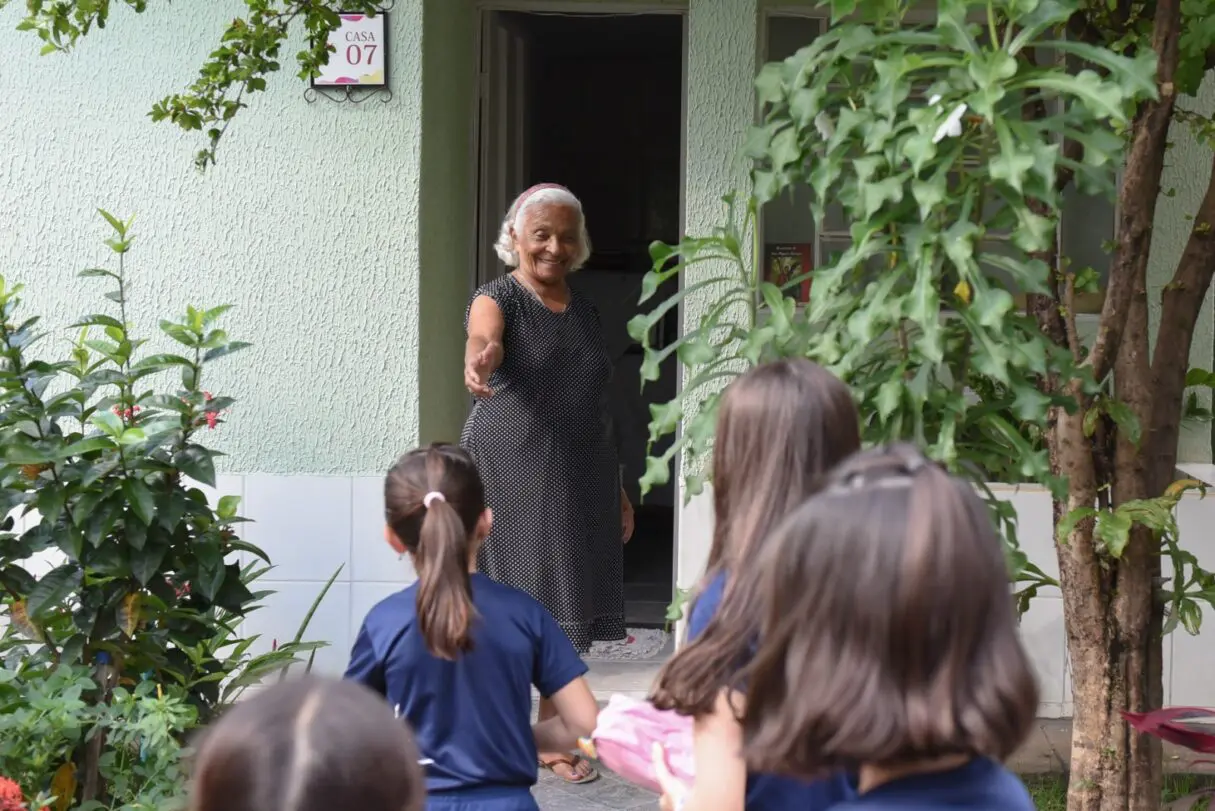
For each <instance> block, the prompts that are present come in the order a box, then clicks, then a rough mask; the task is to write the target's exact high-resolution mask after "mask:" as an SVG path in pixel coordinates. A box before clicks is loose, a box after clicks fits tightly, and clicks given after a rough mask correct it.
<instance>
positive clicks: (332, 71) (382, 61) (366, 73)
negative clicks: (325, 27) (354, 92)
mask: <svg viewBox="0 0 1215 811" xmlns="http://www.w3.org/2000/svg"><path fill="white" fill-rule="evenodd" d="M339 16H340V17H341V19H342V23H341V25H339V26H338V27H337V28H336V29H334V31H333V33H331V34H330V35H329V49H330V50H329V64H327V65H324V66H323V67H322V68H321V73H320V75H319V76H316V77H315V78H313V80H312V86H313V87H385V86H387V84H388V36H387V31H388V23H387V19H388V12H386V11H381V12H380V13H379V14H376V15H375V16H374V17H371V16H368V15H367V14H346V13H342V14H340V15H339Z"/></svg>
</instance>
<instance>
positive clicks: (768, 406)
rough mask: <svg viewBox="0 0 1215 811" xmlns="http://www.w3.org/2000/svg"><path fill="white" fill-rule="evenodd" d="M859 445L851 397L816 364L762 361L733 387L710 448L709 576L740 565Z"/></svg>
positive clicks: (724, 397)
mask: <svg viewBox="0 0 1215 811" xmlns="http://www.w3.org/2000/svg"><path fill="white" fill-rule="evenodd" d="M860 446H861V437H860V426H859V420H858V417H857V411H856V404H855V403H854V402H853V399H852V393H851V392H850V391H849V389H848V387H847V386H846V385H844V384H843V382H841V381H840V380H839V378H837V377H835V376H834V375H833V374H831V373H830V372H828V371H827V370H826V369H824V368H823V367H821V366H819V365H818V364H816V363H811V362H810V361H808V360H806V359H804V358H794V359H788V360H779V361H775V362H773V363H765V364H763V365H762V366H757V367H756V368H754V369H751V370H750V371H748V372H747V373H746V374H744V375H742V376H741V377H739V378H738V379H737V380H735V381H734V382H733V383H731V384H730V386H729V387H728V388H727V389H726V391H725V393H724V394H723V395H722V400H721V406H720V409H719V411H718V415H717V434H716V437H715V439H714V445H713V511H714V518H715V522H714V528H713V545H712V547H711V549H710V550H709V563H708V570H709V572H710V574H713V573H715V572H717V571H718V570H719V569H722V568H724V569H727V570H729V569H731V568H733V566H734V565H735V563H737V562H739V561H742V560H745V559H746V558H747V556H748V555H749V554H750V553H751V552H752V551H754V550H753V546H754V544H755V543H756V542H757V541H758V540H759V539H761V538H763V537H764V536H765V535H767V533H768V532H769V531H770V530H771V528H772V527H773V526H775V524H776V523H777V522H778V521H780V519H781V518H783V517H784V516H785V514H786V513H788V511H789V510H790V509H792V508H793V506H794V505H796V504H799V503H801V501H802V499H803V498H805V497H806V494H807V493H808V492H809V490H810V486H811V484H812V483H813V482H814V480H815V479H816V478H817V477H818V476H820V475H822V474H823V473H824V472H826V471H827V470H830V469H831V467H833V466H834V465H835V464H836V463H837V462H839V461H840V460H841V459H844V458H845V457H846V456H848V455H849V454H851V453H853V452H854V451H856V450H857V449H858V448H860Z"/></svg>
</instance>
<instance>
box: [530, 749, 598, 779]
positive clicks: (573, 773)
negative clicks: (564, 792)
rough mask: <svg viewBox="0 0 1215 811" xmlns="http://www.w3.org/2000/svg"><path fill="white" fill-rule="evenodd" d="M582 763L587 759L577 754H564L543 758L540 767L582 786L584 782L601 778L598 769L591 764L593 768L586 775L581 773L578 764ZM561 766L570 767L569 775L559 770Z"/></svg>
mask: <svg viewBox="0 0 1215 811" xmlns="http://www.w3.org/2000/svg"><path fill="white" fill-rule="evenodd" d="M581 763H586V761H585V760H583V759H582V758H580V757H578V756H577V755H574V756H572V757H571V756H565V755H563V756H561V757H555V758H551V759H549V760H544V759H543V758H541V759H540V768H541V769H545V770H547V771H550V772H552V773H553V774H555V775H557V776H558V777H560V778H561V779H562V780H564V781H565V782H567V783H569V784H571V785H575V786H580V785H582V784H583V783H594V782H595V781H596V780H598V779H599V772H598V771H596V769H595V767H594V766H591V770H590V771H589V772H588V773H587V774H586V775H585V776H582V775H579V773H578V765H579V764H581ZM559 766H565V767H567V768H568V769H569V772H568V776H567V775H565V774H561V773H560V772H558V771H557V768H558V767H559Z"/></svg>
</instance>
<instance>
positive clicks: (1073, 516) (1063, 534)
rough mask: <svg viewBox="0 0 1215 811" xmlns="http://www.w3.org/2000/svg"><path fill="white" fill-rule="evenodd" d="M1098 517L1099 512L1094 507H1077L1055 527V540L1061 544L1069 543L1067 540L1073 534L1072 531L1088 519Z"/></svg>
mask: <svg viewBox="0 0 1215 811" xmlns="http://www.w3.org/2000/svg"><path fill="white" fill-rule="evenodd" d="M1096 515H1097V511H1096V510H1094V509H1093V508H1092V507H1077V508H1076V509H1074V510H1072V511H1071V512H1069V513H1067V514H1066V515H1064V516H1063V518H1062V519H1060V521H1059V525H1058V526H1057V527H1055V540H1056V541H1058V542H1059V543H1062V544H1065V543H1067V538H1068V536H1069V535H1071V534H1072V530H1074V529H1075V528H1076V525H1077V524H1079V523H1080V522H1081V521H1083V520H1084V519H1086V518H1093V517H1095V516H1096Z"/></svg>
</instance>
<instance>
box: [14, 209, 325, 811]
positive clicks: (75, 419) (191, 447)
mask: <svg viewBox="0 0 1215 811" xmlns="http://www.w3.org/2000/svg"><path fill="white" fill-rule="evenodd" d="M102 215H103V216H104V217H105V219H106V221H107V222H108V223H109V224H110V226H111V227H112V228H113V231H114V236H113V237H112V238H111V239H109V240H107V242H106V244H107V245H108V246H109V248H110V249H111V250H112V251H113V253H114V256H115V265H116V267H114V268H112V269H108V268H93V269H89V270H85V271H83V273H82V274H81V275H82V276H86V277H94V278H97V279H100V280H102V281H105V282H108V283H109V285H110V287H111V289H110V290H109V292H107V293H106V297H107V298H108V299H109V300H110V301H111V302H112V307H111V308H110V309H111V312H109V313H95V314H91V315H88V316H85V317H84V318H82V319H81V320H80V321H79V322H78V323H77V324H75V325H73V327H72V329H73V330H78V332H77V333H74V334H75V335H76V336H77V338H76V340H75V341H74V342H73V343H72V348H71V351H70V355H69V357H68V358H67V359H65V360H45V359H41V358H36V357H34V356H33V355H32V354H31V351H32V350H33V349H34V348H35V346H37V345H38V344H39V342H40V340H41V339H42V338H44V337H45V334H44V333H40V332H39V330H38V318H36V317H28V318H27V317H25V316H23V315H22V314H21V313H20V312H19V305H20V294H21V286H20V285H8V284H5V283H4V281H3V280H2V279H0V310H2V315H0V480H2V483H3V486H2V487H0V518H2V519H3V523H2V524H0V590H2V593H3V595H4V614H5V618H6V619H7V621H8V622H7V625H8V627H7V630H6V632H5V637H4V641H3V646H4V648H5V649H6V650H7V651H8V661H9V662H10V663H13V662H20V667H21V672H22V677H23V679H25V680H26V681H28V682H30V683H32V682H34V681H36V680H37V679H38V678H39V677H40V676H48V677H49V675H50V674H51V673H53V672H55V671H56V669H57V668H58V667H61V666H71V667H77V666H80V667H83V668H85V673H86V674H87V676H88V679H89V686H88V687H87V689H84V690H83V691H82V694H81V700H82V701H83V702H84V703H85V704H86V705H89V706H92V707H109V706H112V705H113V704H114V702H115V696H116V695H118V696H122V695H124V693H123V692H122V691H124V690H128V691H129V690H131V689H135V688H136V687H137V686H138V685H140V684H143V683H147V684H149V685H160V686H158V687H156V689H157V690H158V691H163V690H164V689H165V688H166V687H167V688H169V689H171V690H172V691H173V692H174V694H179V695H180V696H181V697H182V699H183V700H184V701H186V702H187V703H188V704H189V705H190V706H191V707H192V710H193V711H194V712H196V713H197V715H198V717H199V719H200V720H202V721H206V720H207V719H208V718H209V717H210V716H211V715H212V714H213V713H214V712H215V711H216V710H217V708H218V707H219V706H220V705H221V703H222V702H223V701H224V700H226V699H227V698H230V696H231V693H232V691H233V690H234V689H240V688H241V687H242V686H244V685H247V684H249V683H250V682H252V681H254V680H256V679H257V678H259V677H261V676H264V675H265V673H266V672H267V671H268V670H271V669H273V668H275V667H282V666H286V665H289V664H290V663H291V662H293V661H296V660H297V657H298V655H299V654H300V653H301V652H305V651H308V650H312V649H315V648H316V647H317V645H316V644H304V643H302V642H301V641H300V640H299V639H298V638H297V639H296V640H295V641H294V642H292V643H289V644H287V645H283V646H278V647H277V649H276V650H274V651H273V652H271V653H268V654H265V655H263V656H260V657H256V658H255V657H252V656H251V655H250V654H249V650H250V647H251V644H252V640H248V639H242V638H240V636H239V632H238V623H239V621H240V619H241V618H242V617H243V616H244V615H245V614H246V613H247V612H248V611H249V610H250V609H251V608H253V607H255V605H256V604H257V603H258V601H259V600H260V599H262V598H264V597H265V596H266V593H265V592H262V593H260V594H257V595H255V594H254V593H253V592H252V591H251V590H250V589H249V587H248V583H249V581H250V579H251V577H255V576H256V575H255V574H252V566H253V564H252V563H249V564H248V565H247V566H246V568H243V569H242V567H241V565H240V562H239V560H238V554H240V553H243V554H244V555H246V556H247V557H248V558H249V559H250V560H253V559H256V558H260V559H263V560H264V559H265V558H266V556H265V555H264V553H262V551H261V550H259V549H258V548H256V547H255V546H252V545H251V544H249V543H246V542H245V541H242V540H241V539H240V538H239V537H238V535H237V533H236V529H237V527H238V524H239V522H240V521H241V520H242V519H241V518H240V517H238V515H237V507H238V504H239V499H238V498H236V497H234V496H224V497H223V498H219V499H217V500H215V501H214V504H213V503H212V501H211V500H209V499H208V497H207V494H206V493H205V492H204V490H203V489H201V487H202V486H203V485H207V486H214V484H215V462H214V460H215V458H216V457H217V456H218V455H219V454H218V452H216V451H215V450H212V449H210V448H208V447H206V446H205V445H204V444H203V442H202V439H203V437H205V436H207V435H209V434H210V432H211V430H212V429H215V428H217V427H219V426H220V425H222V423H223V421H224V415H225V414H226V413H227V412H228V409H229V407H230V406H231V404H232V400H231V399H230V398H227V397H222V396H213V395H212V394H210V393H209V392H207V391H206V390H204V389H203V381H204V376H205V375H204V373H205V370H206V368H207V365H208V364H210V363H211V362H213V361H215V360H218V359H220V358H222V357H224V356H226V355H229V354H231V353H233V352H235V351H237V350H239V349H242V348H244V347H245V346H247V344H244V343H241V342H238V341H233V340H231V339H229V337H228V335H227V333H226V332H225V331H224V330H222V329H219V328H218V327H217V326H216V322H217V320H218V319H219V318H220V316H221V315H222V314H223V313H224V312H225V311H226V310H227V309H228V308H227V307H215V308H213V309H195V308H193V307H190V308H188V309H187V311H186V315H185V317H184V318H182V319H180V320H176V321H169V320H166V321H162V322H161V323H160V328H161V330H162V332H163V333H164V335H165V336H166V337H167V339H169V340H171V341H172V342H173V343H175V344H176V345H177V347H178V349H177V351H176V352H170V353H152V352H149V351H145V345H146V344H147V343H148V341H147V339H145V338H142V337H139V336H138V335H137V334H136V333H135V332H134V329H133V327H132V326H131V324H130V323H129V322H128V319H127V287H128V270H127V262H126V257H127V254H128V251H129V250H130V247H131V241H132V235H131V233H130V230H129V229H130V223H129V222H123V221H120V220H118V219H117V218H115V217H113V216H111V215H109V214H107V213H105V212H102ZM162 342H163V339H162ZM175 377H176V378H177V379H178V380H179V381H180V383H179V384H178V383H177V382H176V381H175V380H174V378H175ZM154 384H159V385H160V386H161V387H165V386H166V385H167V386H171V391H170V392H169V393H158V392H157V391H156V390H155V389H154V388H153V385H154ZM267 562H268V561H267ZM261 571H265V569H262V570H261ZM37 572H41V574H38V573H37ZM322 596H323V593H322ZM148 689H151V688H148ZM116 691H118V692H116ZM107 735H108V736H109V740H110V741H114V740H116V739H120V738H121V734H119V733H117V732H115V731H114V730H110V731H108V732H107V733H106V734H103V735H101V736H98V738H100V739H105V738H106V736H107ZM95 740H98V739H97V738H95ZM60 755H61V756H64V753H60ZM64 757H65V759H64V762H66V761H67V760H71V761H73V762H74V763H75V764H76V765H77V766H78V767H79V769H80V774H79V780H78V782H77V783H75V784H73V791H74V792H78V796H77V799H78V800H79V801H80V802H84V803H87V802H95V801H106V802H109V801H111V800H114V799H117V798H116V797H115V795H114V792H113V788H114V787H113V786H112V785H111V782H112V781H107V776H106V774H104V770H105V765H104V764H105V763H111V764H112V762H113V760H114V759H115V758H116V757H118V753H117V752H116V750H115V749H114V748H113V747H112V746H108V744H103V743H102V742H101V741H100V740H98V742H96V743H93V744H92V745H88V746H86V745H84V743H83V742H80V744H79V745H78V746H76V747H75V751H74V752H71V751H69V752H67V753H66V756H64ZM141 762H142V761H141ZM54 765H55V766H56V767H58V766H62V765H64V763H63V762H61V763H58V764H54ZM77 786H78V788H77ZM22 788H23V789H25V790H26V791H27V792H29V791H35V792H37V791H44V790H49V787H48V786H28V785H23V786H22Z"/></svg>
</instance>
